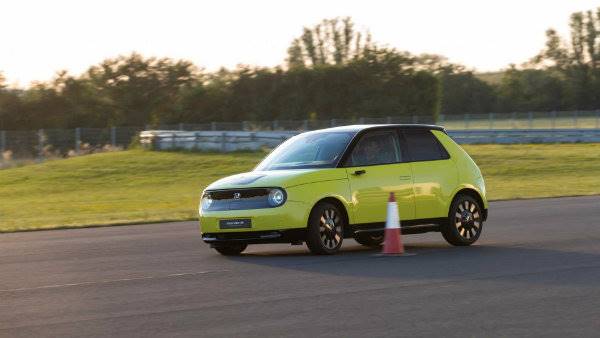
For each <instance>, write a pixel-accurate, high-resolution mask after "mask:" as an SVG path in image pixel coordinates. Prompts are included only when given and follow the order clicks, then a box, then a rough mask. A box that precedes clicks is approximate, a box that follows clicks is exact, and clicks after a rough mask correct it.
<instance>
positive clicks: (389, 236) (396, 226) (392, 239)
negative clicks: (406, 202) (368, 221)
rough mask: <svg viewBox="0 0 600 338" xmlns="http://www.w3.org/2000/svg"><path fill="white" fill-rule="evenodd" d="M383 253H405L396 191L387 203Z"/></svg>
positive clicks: (391, 194)
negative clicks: (395, 195)
mask: <svg viewBox="0 0 600 338" xmlns="http://www.w3.org/2000/svg"><path fill="white" fill-rule="evenodd" d="M381 254H382V255H402V254H404V244H402V232H401V231H400V216H399V215H398V205H397V204H396V198H395V197H394V193H393V192H391V193H390V199H389V200H388V205H387V219H386V222H385V234H384V241H383V251H382V252H381Z"/></svg>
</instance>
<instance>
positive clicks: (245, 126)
mask: <svg viewBox="0 0 600 338" xmlns="http://www.w3.org/2000/svg"><path fill="white" fill-rule="evenodd" d="M242 130H244V131H246V130H250V123H249V122H248V121H242Z"/></svg>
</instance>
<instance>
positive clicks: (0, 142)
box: [0, 123, 597, 154]
mask: <svg viewBox="0 0 600 338" xmlns="http://www.w3.org/2000/svg"><path fill="white" fill-rule="evenodd" d="M596 124H597V123H596ZM5 151H6V131H5V130H0V153H2V154H4V152H5Z"/></svg>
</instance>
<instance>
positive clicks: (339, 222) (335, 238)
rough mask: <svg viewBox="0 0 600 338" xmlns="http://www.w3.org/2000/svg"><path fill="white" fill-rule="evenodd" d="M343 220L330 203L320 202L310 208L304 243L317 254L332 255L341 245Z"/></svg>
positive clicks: (335, 207)
mask: <svg viewBox="0 0 600 338" xmlns="http://www.w3.org/2000/svg"><path fill="white" fill-rule="evenodd" d="M344 225H345V220H344V217H343V215H342V213H341V211H340V210H339V209H338V207H337V206H336V205H334V204H332V203H328V202H321V203H319V204H317V205H316V206H315V207H314V209H313V210H312V212H311V214H310V217H309V220H308V231H307V234H306V245H307V246H308V248H309V249H310V251H311V252H312V253H314V254H318V255H332V254H334V253H336V252H337V251H338V250H339V248H340V247H341V246H342V242H343V240H344Z"/></svg>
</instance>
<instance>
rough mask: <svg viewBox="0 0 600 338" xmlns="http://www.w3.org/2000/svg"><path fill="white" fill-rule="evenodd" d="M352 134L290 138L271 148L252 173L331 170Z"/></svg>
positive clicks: (308, 135) (341, 133) (332, 133)
mask: <svg viewBox="0 0 600 338" xmlns="http://www.w3.org/2000/svg"><path fill="white" fill-rule="evenodd" d="M354 134H355V133H354V132H318V133H305V134H300V135H297V136H294V137H292V138H290V139H289V140H287V141H285V142H284V143H282V144H281V145H280V146H279V147H277V148H275V150H273V152H271V153H270V154H269V156H267V157H266V158H265V159H264V160H263V161H262V162H261V163H260V164H259V165H258V166H257V167H256V169H255V170H281V169H306V168H332V167H334V166H335V165H336V164H337V162H338V160H339V159H340V157H341V156H342V153H343V152H344V150H345V149H346V146H347V145H348V143H350V140H352V137H353V136H354Z"/></svg>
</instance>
